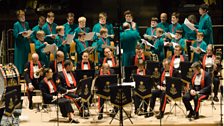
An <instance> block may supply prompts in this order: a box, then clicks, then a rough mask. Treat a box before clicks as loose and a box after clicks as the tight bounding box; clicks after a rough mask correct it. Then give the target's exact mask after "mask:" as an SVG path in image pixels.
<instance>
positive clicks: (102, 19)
mask: <svg viewBox="0 0 224 126" xmlns="http://www.w3.org/2000/svg"><path fill="white" fill-rule="evenodd" d="M102 28H105V29H107V32H108V35H109V36H108V37H110V39H113V38H114V29H113V25H112V24H110V23H108V22H107V13H105V12H101V13H99V23H97V24H95V25H94V26H93V32H96V33H98V34H99V33H100V31H101V29H102Z"/></svg>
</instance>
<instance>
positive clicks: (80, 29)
mask: <svg viewBox="0 0 224 126" xmlns="http://www.w3.org/2000/svg"><path fill="white" fill-rule="evenodd" d="M78 22H79V24H78V27H77V28H76V29H75V38H74V39H77V38H78V34H79V33H80V32H84V33H89V32H90V31H91V29H90V28H89V27H86V18H85V17H79V19H78Z"/></svg>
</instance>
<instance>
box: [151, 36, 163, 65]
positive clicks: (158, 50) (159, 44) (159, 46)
mask: <svg viewBox="0 0 224 126" xmlns="http://www.w3.org/2000/svg"><path fill="white" fill-rule="evenodd" d="M153 45H154V48H153V47H151V50H152V53H154V54H157V55H158V57H159V61H163V59H164V58H165V50H164V40H163V37H159V38H156V40H155V41H154V44H153Z"/></svg>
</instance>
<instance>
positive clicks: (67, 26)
mask: <svg viewBox="0 0 224 126" xmlns="http://www.w3.org/2000/svg"><path fill="white" fill-rule="evenodd" d="M63 26H64V28H65V37H66V36H67V35H68V34H74V33H75V29H76V28H77V27H78V25H77V24H75V23H73V24H69V23H68V22H67V23H65V24H64V25H63Z"/></svg>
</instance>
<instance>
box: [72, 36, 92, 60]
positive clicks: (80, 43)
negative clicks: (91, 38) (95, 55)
mask: <svg viewBox="0 0 224 126" xmlns="http://www.w3.org/2000/svg"><path fill="white" fill-rule="evenodd" d="M75 43H76V52H77V58H78V61H80V60H82V52H83V51H84V50H85V49H86V48H87V47H89V46H90V45H89V42H88V41H85V33H84V32H80V33H79V34H78V39H75Z"/></svg>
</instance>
